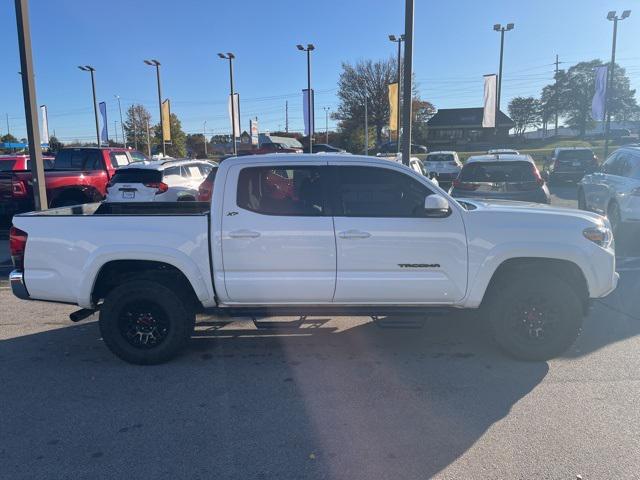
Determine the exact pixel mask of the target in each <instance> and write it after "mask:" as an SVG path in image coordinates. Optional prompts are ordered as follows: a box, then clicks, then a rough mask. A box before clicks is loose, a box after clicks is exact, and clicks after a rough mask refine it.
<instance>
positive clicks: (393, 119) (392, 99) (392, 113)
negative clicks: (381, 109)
mask: <svg viewBox="0 0 640 480" xmlns="http://www.w3.org/2000/svg"><path fill="white" fill-rule="evenodd" d="M389 130H390V131H392V132H397V131H398V83H397V82H396V83H390V84H389Z"/></svg>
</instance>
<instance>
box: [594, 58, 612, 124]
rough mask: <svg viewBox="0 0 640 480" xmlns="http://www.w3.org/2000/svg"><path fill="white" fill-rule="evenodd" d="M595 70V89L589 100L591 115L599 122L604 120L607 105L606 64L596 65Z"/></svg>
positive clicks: (607, 70)
mask: <svg viewBox="0 0 640 480" xmlns="http://www.w3.org/2000/svg"><path fill="white" fill-rule="evenodd" d="M595 72H596V81H595V86H596V91H595V93H594V94H593V100H591V117H592V118H593V119H594V120H596V121H598V122H601V121H603V120H604V114H605V111H606V105H607V73H608V72H609V69H608V68H607V66H606V65H605V66H602V67H597V68H596V69H595Z"/></svg>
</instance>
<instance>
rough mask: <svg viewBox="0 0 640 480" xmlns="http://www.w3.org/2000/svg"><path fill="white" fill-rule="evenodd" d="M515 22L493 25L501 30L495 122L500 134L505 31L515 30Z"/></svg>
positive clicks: (496, 130)
mask: <svg viewBox="0 0 640 480" xmlns="http://www.w3.org/2000/svg"><path fill="white" fill-rule="evenodd" d="M513 27H514V24H513V23H507V26H506V27H503V26H502V25H500V24H499V23H496V24H495V25H494V26H493V29H494V30H495V31H496V32H500V67H499V70H498V87H497V94H496V113H495V117H496V118H495V122H496V129H495V134H496V135H498V125H499V121H500V120H499V119H500V95H501V94H502V58H503V54H504V32H508V31H509V30H513Z"/></svg>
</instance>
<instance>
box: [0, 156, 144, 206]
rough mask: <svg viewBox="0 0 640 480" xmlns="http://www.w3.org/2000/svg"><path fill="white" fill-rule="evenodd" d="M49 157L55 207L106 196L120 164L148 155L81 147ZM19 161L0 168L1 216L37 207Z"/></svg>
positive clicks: (28, 177)
mask: <svg viewBox="0 0 640 480" xmlns="http://www.w3.org/2000/svg"><path fill="white" fill-rule="evenodd" d="M50 160H51V159H50V157H49V158H48V159H47V161H46V162H45V182H46V189H47V202H48V205H49V207H50V208H54V207H62V206H67V205H78V204H82V203H90V202H97V201H100V200H102V199H104V197H105V195H106V191H107V183H108V182H109V179H110V178H111V177H112V176H113V174H114V172H115V171H116V169H117V168H118V167H121V166H123V165H128V164H129V163H131V162H135V161H143V160H147V157H145V156H144V155H143V154H141V153H140V152H136V151H135V150H128V149H124V148H111V147H109V148H107V147H100V148H98V147H79V148H65V149H62V150H60V151H59V152H58V154H57V155H56V157H55V160H53V162H52V163H51V161H50ZM27 161H28V159H27ZM19 162H20V163H19ZM19 162H18V161H16V162H14V165H16V166H18V167H20V168H17V169H13V170H10V171H8V170H5V169H4V168H3V169H2V171H0V217H12V216H13V215H15V214H16V213H21V212H28V211H30V210H33V208H34V202H33V190H32V175H31V172H30V171H29V170H26V169H25V168H21V167H24V166H25V165H24V164H23V163H21V162H23V160H22V159H20V161H19ZM25 170H26V171H25Z"/></svg>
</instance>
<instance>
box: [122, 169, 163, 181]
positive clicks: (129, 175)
mask: <svg viewBox="0 0 640 480" xmlns="http://www.w3.org/2000/svg"><path fill="white" fill-rule="evenodd" d="M160 181H162V173H161V172H159V171H158V170H149V169H146V168H122V169H120V170H118V171H116V173H115V175H114V176H113V178H112V179H111V183H158V182H160Z"/></svg>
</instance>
